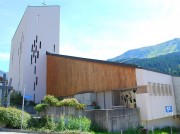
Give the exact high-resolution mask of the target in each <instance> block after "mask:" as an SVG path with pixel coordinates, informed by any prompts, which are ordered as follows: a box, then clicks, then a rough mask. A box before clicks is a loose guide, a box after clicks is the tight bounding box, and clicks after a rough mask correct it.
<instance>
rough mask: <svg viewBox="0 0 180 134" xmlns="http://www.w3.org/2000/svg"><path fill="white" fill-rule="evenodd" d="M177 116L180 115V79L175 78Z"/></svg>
mask: <svg viewBox="0 0 180 134" xmlns="http://www.w3.org/2000/svg"><path fill="white" fill-rule="evenodd" d="M173 84H174V93H175V100H176V108H177V114H178V115H180V77H173Z"/></svg>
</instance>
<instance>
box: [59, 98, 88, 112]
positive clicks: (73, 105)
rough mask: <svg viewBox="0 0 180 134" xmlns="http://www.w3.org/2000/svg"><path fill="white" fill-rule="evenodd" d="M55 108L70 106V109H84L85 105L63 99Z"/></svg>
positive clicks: (75, 100) (73, 99)
mask: <svg viewBox="0 0 180 134" xmlns="http://www.w3.org/2000/svg"><path fill="white" fill-rule="evenodd" d="M57 106H70V107H76V108H77V109H84V108H85V107H86V105H85V104H81V103H79V102H78V101H77V99H75V98H67V99H63V100H62V101H59V102H58V103H57Z"/></svg>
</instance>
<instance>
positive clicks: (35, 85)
mask: <svg viewBox="0 0 180 134" xmlns="http://www.w3.org/2000/svg"><path fill="white" fill-rule="evenodd" d="M35 90H36V83H35V82H34V91H35Z"/></svg>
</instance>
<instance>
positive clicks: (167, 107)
mask: <svg viewBox="0 0 180 134" xmlns="http://www.w3.org/2000/svg"><path fill="white" fill-rule="evenodd" d="M165 110H166V113H172V112H173V109H172V106H165Z"/></svg>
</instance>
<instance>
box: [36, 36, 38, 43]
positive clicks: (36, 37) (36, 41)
mask: <svg viewBox="0 0 180 134" xmlns="http://www.w3.org/2000/svg"><path fill="white" fill-rule="evenodd" d="M37 41H38V36H37V35H36V43H37Z"/></svg>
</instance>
